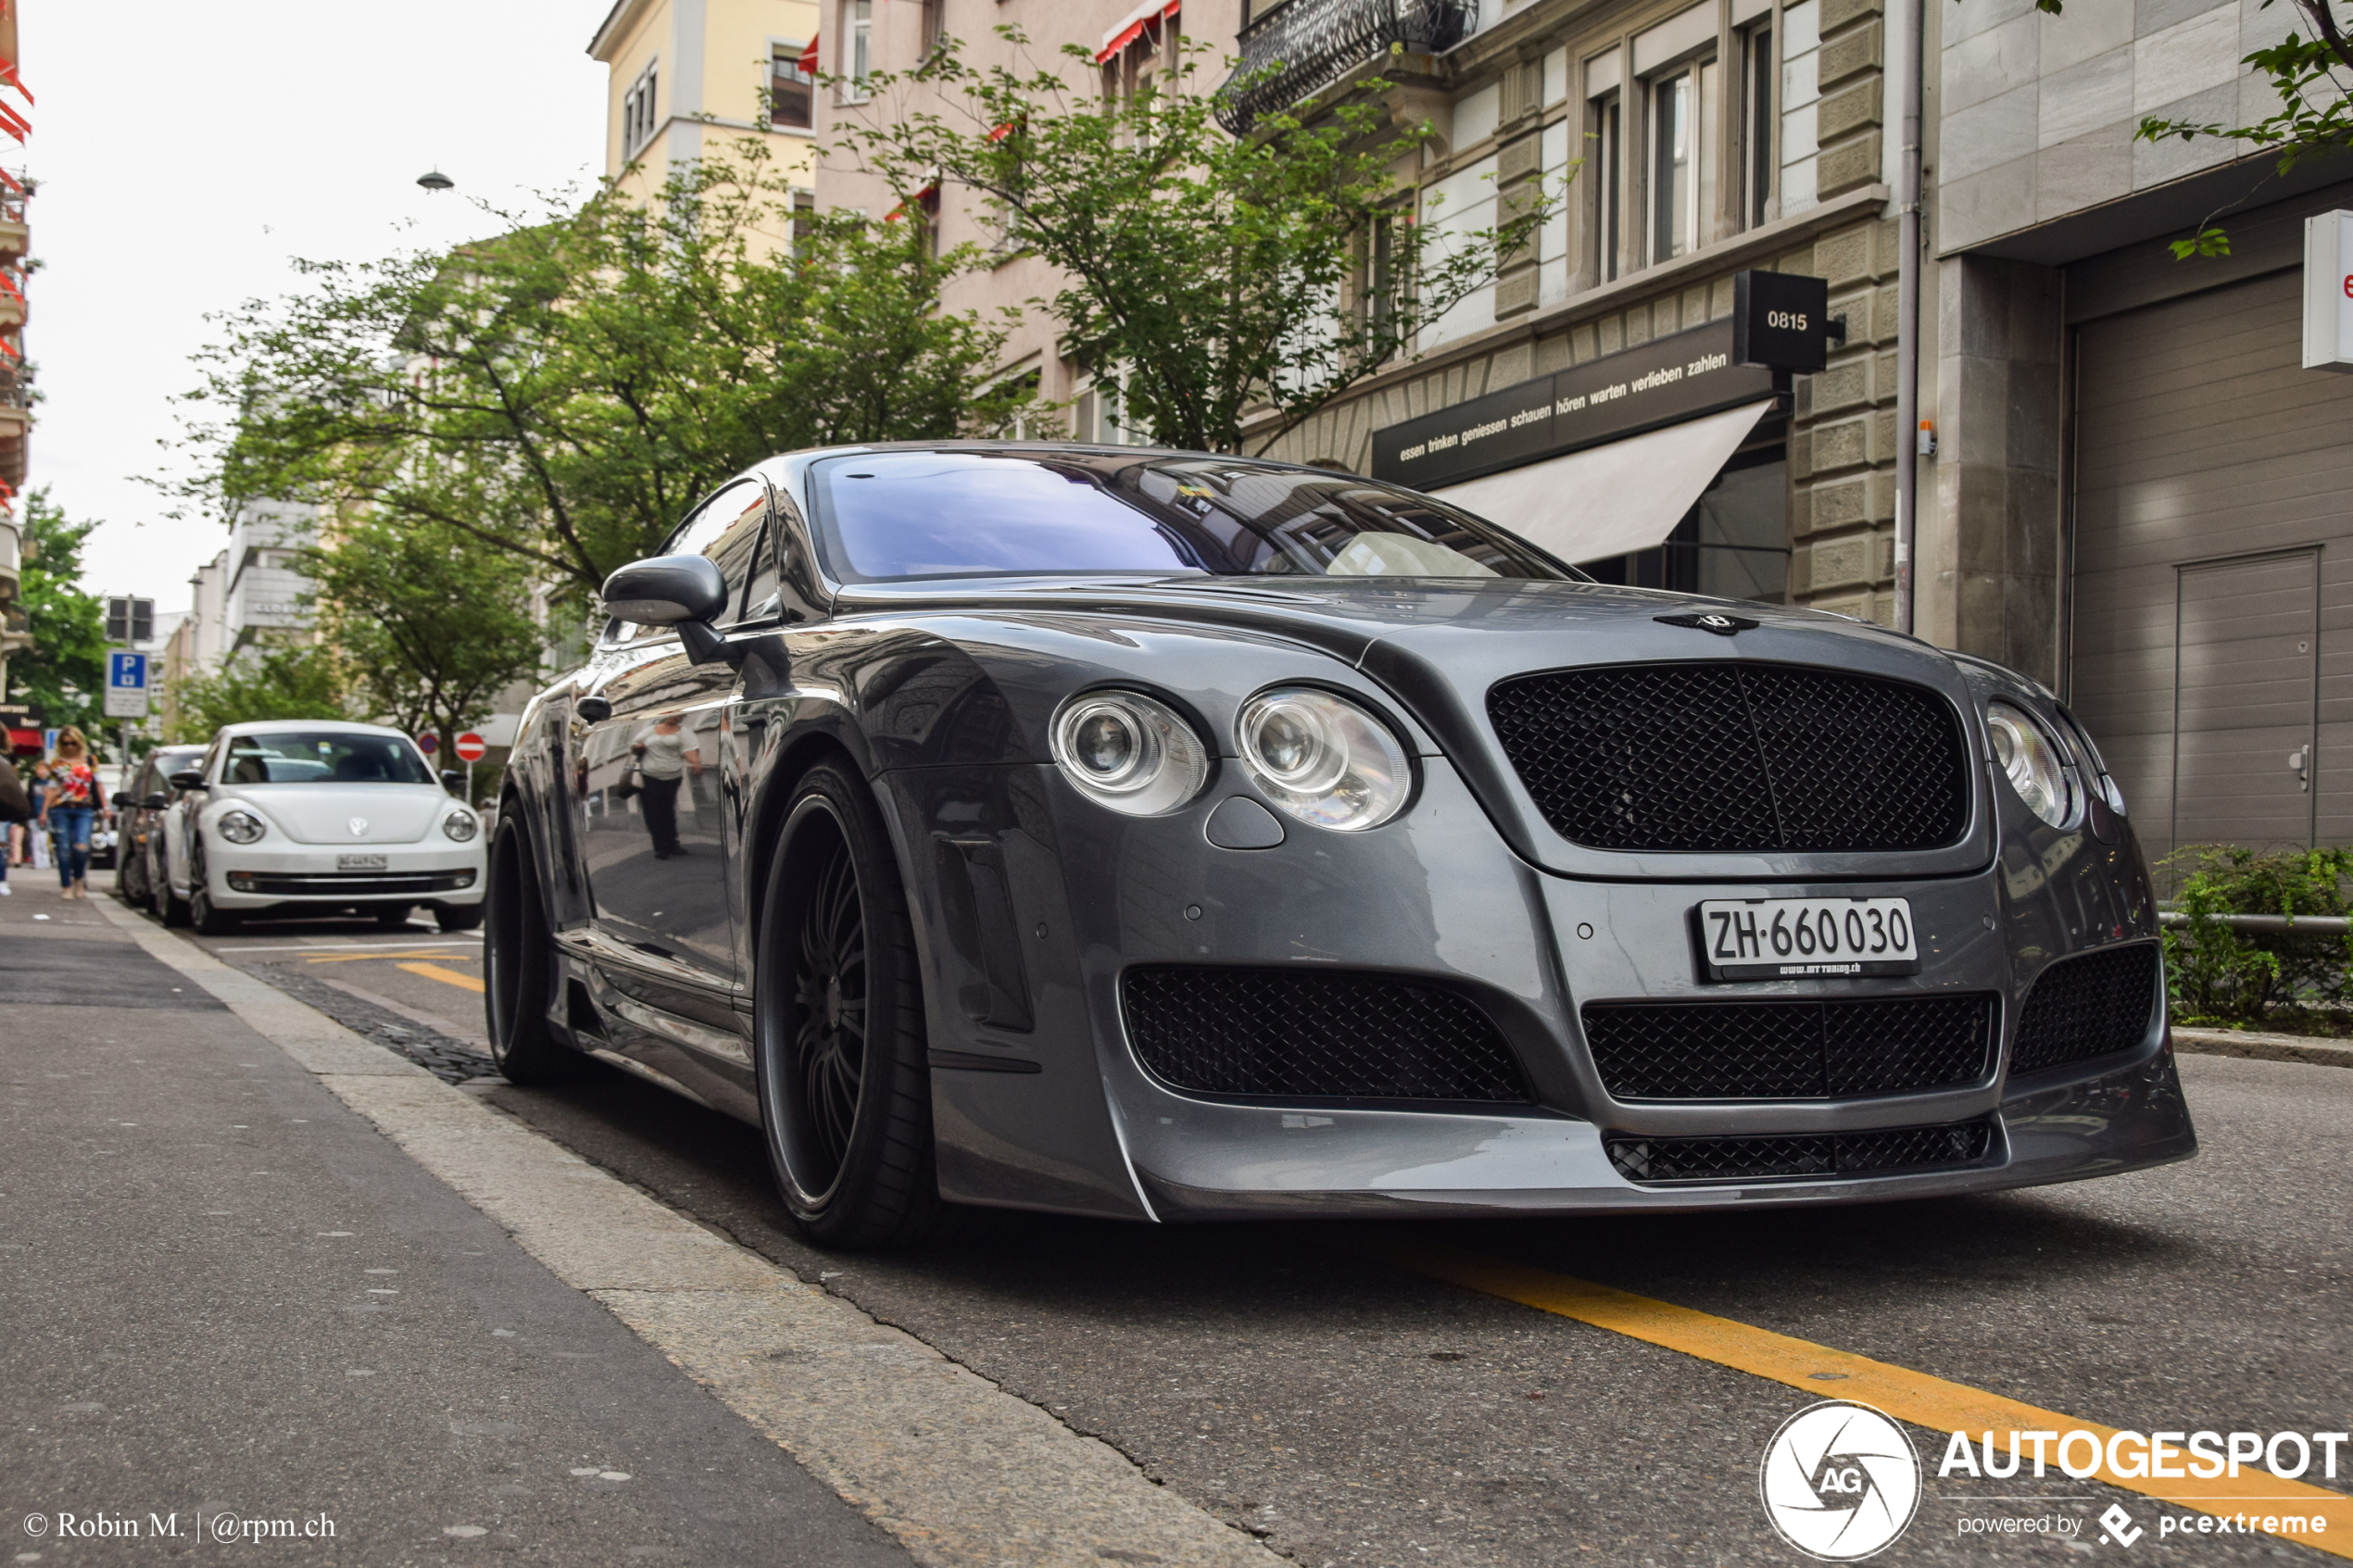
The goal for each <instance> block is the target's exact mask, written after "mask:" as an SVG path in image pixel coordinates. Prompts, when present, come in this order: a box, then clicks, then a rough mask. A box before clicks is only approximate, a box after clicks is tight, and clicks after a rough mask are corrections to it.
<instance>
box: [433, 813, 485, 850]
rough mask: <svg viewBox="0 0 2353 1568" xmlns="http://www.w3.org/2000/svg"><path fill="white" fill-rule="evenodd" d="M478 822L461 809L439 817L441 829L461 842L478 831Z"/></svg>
mask: <svg viewBox="0 0 2353 1568" xmlns="http://www.w3.org/2000/svg"><path fill="white" fill-rule="evenodd" d="M478 828H479V824H478V823H476V822H475V821H474V820H473V818H472V816H470V815H468V814H467V813H466V812H463V811H452V812H450V813H449V815H447V816H446V817H444V818H442V819H441V831H442V832H444V833H446V834H448V835H449V836H450V837H452V838H454V839H456V840H457V841H458V842H459V843H460V844H463V843H464V842H465V841H466V840H468V839H470V838H472V836H473V835H474V834H475V833H476V832H477V831H478Z"/></svg>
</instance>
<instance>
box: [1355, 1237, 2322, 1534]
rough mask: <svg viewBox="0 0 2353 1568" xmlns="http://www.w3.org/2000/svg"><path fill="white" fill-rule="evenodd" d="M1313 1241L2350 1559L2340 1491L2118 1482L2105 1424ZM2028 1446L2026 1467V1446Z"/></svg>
mask: <svg viewBox="0 0 2353 1568" xmlns="http://www.w3.org/2000/svg"><path fill="white" fill-rule="evenodd" d="M1316 1237H1317V1239H1318V1240H1320V1241H1322V1242H1323V1243H1324V1244H1325V1245H1327V1246H1328V1247H1330V1248H1333V1249H1334V1250H1336V1251H1342V1252H1352V1253H1355V1254H1357V1255H1359V1256H1362V1257H1367V1258H1374V1259H1378V1261H1382V1262H1385V1263H1390V1264H1393V1265H1395V1266H1396V1267H1398V1268H1401V1269H1403V1270H1405V1271H1406V1272H1408V1273H1417V1274H1423V1275H1426V1276H1428V1277H1429V1278H1432V1279H1441V1280H1445V1281H1447V1282H1448V1283H1449V1284H1453V1285H1459V1286H1464V1287H1465V1288H1466V1289H1470V1290H1476V1291H1478V1292H1479V1293H1480V1294H1482V1295H1486V1296H1499V1297H1501V1298H1504V1300H1506V1301H1516V1302H1518V1303H1519V1304H1520V1305H1521V1306H1524V1307H1533V1308H1535V1309H1537V1310H1538V1311H1544V1312H1552V1313H1554V1314H1556V1315H1558V1316H1560V1317H1565V1318H1574V1319H1576V1320H1577V1321H1578V1322H1579V1323H1591V1324H1592V1325H1593V1326H1594V1327H1595V1328H1605V1329H1608V1330H1609V1331H1611V1332H1612V1333H1614V1334H1623V1335H1625V1336H1628V1337H1629V1338H1633V1339H1640V1340H1642V1341H1644V1342H1645V1343H1647V1344H1652V1345H1656V1346H1660V1347H1662V1348H1666V1349H1669V1350H1680V1351H1681V1352H1682V1353H1683V1354H1685V1355H1687V1356H1696V1357H1698V1358H1699V1359H1700V1360H1702V1361H1714V1362H1716V1363H1717V1364H1718V1365H1719V1366H1728V1367H1731V1368H1733V1369H1735V1370H1737V1371H1740V1372H1745V1373H1748V1374H1751V1375H1752V1376H1755V1377H1762V1378H1768V1379H1769V1380H1771V1381H1772V1382H1775V1383H1786V1384H1788V1385H1789V1386H1791V1387H1793V1388H1802V1389H1804V1390H1805V1391H1806V1393H1808V1394H1811V1395H1814V1396H1816V1397H1817V1398H1820V1399H1855V1400H1858V1401H1860V1402H1861V1403H1863V1404H1867V1405H1875V1406H1877V1407H1878V1408H1879V1409H1881V1410H1882V1411H1886V1412H1887V1413H1888V1414H1890V1415H1892V1416H1894V1417H1895V1418H1896V1419H1898V1420H1899V1421H1908V1422H1911V1423H1912V1424H1915V1425H1918V1426H1925V1427H1929V1428H1931V1430H1933V1431H1936V1432H1939V1433H1947V1434H1949V1433H1953V1432H1966V1433H1968V1434H1969V1435H1970V1438H1971V1440H1972V1441H1973V1442H1975V1443H1976V1444H1977V1445H1978V1446H1979V1459H1980V1461H1981V1462H1982V1460H1983V1443H1984V1434H1986V1433H1987V1432H1989V1431H1990V1432H1992V1433H1993V1434H1994V1442H1995V1444H1996V1445H1997V1446H2000V1447H2007V1446H2008V1434H2010V1433H2012V1432H2057V1433H2066V1432H2071V1431H2072V1432H2090V1433H2094V1434H2095V1435H2097V1436H2098V1437H2099V1440H2100V1443H2101V1447H2102V1453H2103V1462H2102V1464H2101V1466H2100V1469H2099V1470H2098V1471H2097V1472H2096V1473H2095V1474H2094V1475H2093V1476H2091V1477H2090V1479H2093V1480H2096V1481H2102V1482H2105V1483H2107V1484H2108V1486H2118V1487H2121V1488H2122V1489H2123V1490H2125V1491H2128V1492H2138V1493H2140V1494H2141V1495H2142V1496H2144V1497H2150V1498H2155V1499H2158V1500H2159V1501H2161V1502H2168V1503H2172V1504H2174V1505H2175V1506H2177V1507H2181V1508H2187V1509H2195V1510H2196V1511H2197V1512H2201V1513H2210V1514H2214V1515H2216V1516H2217V1517H2232V1516H2235V1515H2239V1514H2243V1513H2245V1512H2246V1508H2245V1507H2233V1506H2232V1505H2233V1504H2246V1503H2256V1504H2257V1505H2258V1506H2257V1507H2256V1509H2255V1512H2254V1514H2253V1515H2251V1516H2250V1517H2254V1518H2260V1517H2262V1516H2263V1515H2265V1514H2266V1513H2269V1514H2271V1515H2273V1516H2276V1515H2277V1514H2278V1513H2279V1512H2280V1509H2281V1505H2283V1504H2285V1505H2287V1506H2289V1507H2292V1508H2298V1509H2301V1510H2303V1511H2304V1512H2305V1513H2306V1514H2307V1515H2308V1516H2311V1515H2318V1516H2320V1517H2323V1518H2325V1519H2326V1520H2327V1521H2328V1527H2327V1529H2326V1531H2325V1532H2324V1533H2316V1534H2312V1535H2291V1534H2286V1533H2284V1532H2272V1533H2273V1534H2276V1535H2278V1536H2279V1538H2281V1539H2283V1540H2287V1541H2292V1542H2294V1543H2295V1544H2296V1545H2297V1546H2309V1547H2311V1548H2314V1549H2317V1550H2320V1551H2325V1552H2329V1553H2332V1554H2334V1556H2337V1557H2345V1558H2353V1498H2348V1497H2347V1496H2345V1495H2344V1494H2343V1493H2340V1492H2332V1491H2329V1490H2327V1489H2325V1488H2323V1487H2320V1486H2308V1485H2306V1484H2305V1483H2303V1482H2301V1481H2288V1480H2283V1479H2282V1478H2280V1477H2278V1476H2276V1475H2273V1474H2270V1473H2269V1472H2268V1471H2261V1470H2256V1469H2253V1468H2249V1469H2248V1470H2247V1471H2246V1474H2242V1475H2241V1476H2240V1477H2239V1478H2238V1479H2236V1480H2233V1479H2232V1478H2231V1477H2230V1476H2229V1475H2228V1474H2223V1475H2218V1476H2216V1477H2215V1478H2214V1479H2212V1480H2210V1481H2207V1480H2200V1479H2198V1478H2197V1477H2196V1476H2186V1477H2183V1478H2180V1479H2172V1478H2164V1479H2152V1478H2149V1477H2146V1476H2135V1475H2121V1474H2117V1473H2115V1472H2114V1471H2111V1470H2110V1469H2108V1465H2107V1463H2106V1462H2105V1455H2106V1449H2107V1445H2108V1437H2109V1436H2110V1435H2111V1434H2113V1433H2114V1432H2115V1431H2116V1428H2114V1427H2110V1426H2101V1425H2099V1424H2095V1423H2093V1422H2088V1421H2083V1420H2081V1419H2079V1418H2078V1417H2075V1416H2071V1415H2062V1414H2060V1413H2059V1412H2058V1411H2047V1410H2043V1409H2040V1408H2038V1407H2036V1406H2033V1405H2029V1404H2024V1403H2021V1402H2020V1401H2019V1400H2016V1399H2004V1398H2003V1397H2002V1396H2001V1395H1999V1394H1989V1393H1987V1392H1986V1391H1985V1390H1983V1389H1982V1388H1971V1387H1969V1386H1968V1385H1966V1384H1961V1383H1951V1382H1947V1381H1946V1380H1945V1379H1944V1378H1941V1377H1931V1376H1930V1375H1929V1374H1926V1373H1919V1372H1913V1371H1911V1370H1910V1369H1909V1368H1906V1367H1900V1366H1894V1365H1892V1364H1890V1363H1888V1362H1886V1361H1872V1360H1871V1359H1870V1358H1869V1357H1868V1356H1857V1355H1855V1354H1853V1353H1851V1352H1849V1351H1845V1350H1834V1349H1832V1348H1830V1347H1829V1346H1827V1345H1816V1344H1813V1343H1812V1342H1810V1341H1808V1340H1804V1339H1796V1338H1793V1337H1791V1336H1789V1335H1786V1334H1775V1333H1773V1332H1772V1331H1771V1330H1769V1329H1763V1328H1755V1327H1752V1326H1750V1325H1749V1324H1747V1323H1735V1322H1733V1321H1732V1320H1731V1319H1730V1318H1719V1317H1717V1316H1715V1315H1714V1314H1713V1313H1709V1312H1702V1311H1693V1310H1692V1309H1691V1308H1689V1307H1678V1306H1675V1305H1674V1304H1672V1303H1671V1302H1667V1301H1655V1300H1653V1299H1651V1298H1649V1297H1647V1296H1636V1295H1633V1294H1631V1293H1630V1292H1628V1291H1623V1290H1617V1289H1614V1288H1612V1287H1611V1286H1606V1285H1594V1284H1592V1283H1590V1282H1589V1281H1586V1280H1581V1279H1572V1278H1570V1277H1569V1276H1568V1275H1567V1274H1556V1273H1552V1272H1551V1271H1549V1270H1545V1269H1538V1268H1531V1267H1529V1265H1527V1264H1524V1263H1515V1262H1512V1261H1508V1260H1505V1259H1502V1258H1493V1257H1490V1256H1488V1255H1486V1254H1484V1253H1480V1252H1476V1251H1473V1250H1472V1249H1470V1248H1466V1247H1458V1246H1455V1245H1453V1243H1450V1242H1445V1241H1441V1240H1438V1239H1436V1238H1432V1237H1428V1236H1418V1235H1417V1236H1411V1237H1410V1238H1409V1237H1408V1236H1405V1235H1403V1234H1400V1233H1396V1232H1387V1231H1374V1230H1371V1229H1369V1228H1368V1229H1366V1230H1364V1231H1362V1232H1358V1231H1354V1230H1349V1231H1339V1230H1334V1229H1323V1230H1319V1231H1317V1232H1316ZM2025 1447H2026V1448H2027V1449H2028V1451H2029V1455H2030V1457H2031V1455H2032V1445H2031V1444H2030V1445H2025ZM1943 1457H1944V1456H1943V1454H1942V1453H1931V1454H1930V1455H1929V1456H1928V1461H1929V1465H1930V1468H1931V1472H1932V1471H1933V1470H1934V1468H1935V1466H1936V1463H1937V1461H1940V1460H1941V1459H1942V1458H1943ZM2055 1459H2056V1456H2054V1462H2052V1464H2051V1466H2050V1473H2051V1474H2053V1475H2057V1474H2059V1471H2058V1467H2057V1463H2056V1462H2055ZM2313 1462H2314V1463H2315V1464H2317V1463H2319V1462H2320V1456H2319V1453H2318V1451H2317V1450H2316V1451H2315V1452H2314V1454H2313ZM2184 1468H2186V1466H2184ZM2265 1505H2268V1506H2265Z"/></svg>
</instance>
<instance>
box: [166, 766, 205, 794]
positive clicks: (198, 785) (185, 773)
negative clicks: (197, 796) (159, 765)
mask: <svg viewBox="0 0 2353 1568" xmlns="http://www.w3.org/2000/svg"><path fill="white" fill-rule="evenodd" d="M171 787H172V788H174V789H202V788H204V787H205V782H204V772H203V771H202V770H200V769H196V768H182V769H181V770H180V771H178V772H176V773H174V774H172V775H171Z"/></svg>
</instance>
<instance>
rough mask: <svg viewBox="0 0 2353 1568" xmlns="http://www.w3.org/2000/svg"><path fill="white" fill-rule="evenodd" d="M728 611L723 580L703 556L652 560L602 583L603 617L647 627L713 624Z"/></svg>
mask: <svg viewBox="0 0 2353 1568" xmlns="http://www.w3.org/2000/svg"><path fill="white" fill-rule="evenodd" d="M726 608H727V580H726V579H725V578H724V577H722V576H721V575H720V574H719V568H718V567H717V566H715V565H713V564H712V563H711V559H710V558H708V557H705V556H653V557H650V558H648V559H645V560H640V561H631V562H630V563H629V564H628V565H627V566H624V567H623V568H622V569H621V570H620V571H616V572H614V573H613V574H612V575H611V576H610V577H608V578H606V579H605V613H606V614H607V615H610V616H615V617H618V618H619V619H621V620H623V621H636V622H638V623H639V624H640V625H645V626H675V625H677V624H678V623H679V622H680V621H715V620H717V619H718V618H719V616H720V614H721V613H722V612H723V611H724V610H725V609H726Z"/></svg>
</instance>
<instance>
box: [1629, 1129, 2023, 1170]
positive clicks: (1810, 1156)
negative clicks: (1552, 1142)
mask: <svg viewBox="0 0 2353 1568" xmlns="http://www.w3.org/2000/svg"><path fill="white" fill-rule="evenodd" d="M1608 1143H1609V1161H1610V1163H1611V1164H1613V1165H1615V1166H1617V1173H1618V1174H1619V1175H1621V1176H1624V1177H1625V1178H1626V1179H1627V1180H1628V1181H1629V1182H1757V1181H1775V1180H1780V1179H1784V1178H1787V1177H1792V1176H1854V1175H1864V1174H1885V1173H1889V1172H1894V1171H1934V1170H1940V1169H1948V1168H1951V1167H1953V1166H1958V1165H1974V1164H1976V1163H1977V1162H1978V1161H1979V1160H1983V1159H1984V1158H1985V1156H1986V1153H1987V1151H1988V1150H1990V1149H1991V1148H1993V1147H1994V1124H1993V1123H1991V1122H1990V1121H1986V1120H1983V1119H1980V1120H1978V1121H1975V1122H1954V1123H1946V1124H1945V1125H1944V1126H1941V1127H1894V1128H1887V1129H1883V1130H1880V1131H1875V1132H1869V1133H1820V1134H1814V1135H1806V1136H1797V1137H1767V1138H1633V1137H1613V1138H1611V1139H1609V1140H1608Z"/></svg>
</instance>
